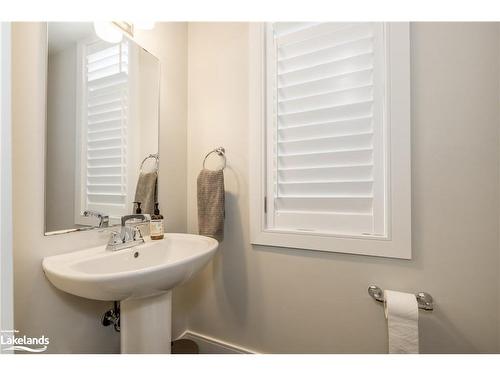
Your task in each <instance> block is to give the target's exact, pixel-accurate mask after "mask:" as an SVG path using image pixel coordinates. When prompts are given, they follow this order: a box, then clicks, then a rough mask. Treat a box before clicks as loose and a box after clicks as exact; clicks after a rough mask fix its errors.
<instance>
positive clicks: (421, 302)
mask: <svg viewBox="0 0 500 375" xmlns="http://www.w3.org/2000/svg"><path fill="white" fill-rule="evenodd" d="M368 294H369V295H370V296H372V297H373V298H374V299H375V300H377V301H379V302H384V301H385V299H384V292H383V291H382V289H380V288H379V287H378V286H376V285H370V286H369V287H368ZM415 298H416V299H417V304H418V308H419V309H422V310H427V311H432V310H434V300H433V298H432V296H431V295H430V294H429V293H425V292H420V293H417V294H415Z"/></svg>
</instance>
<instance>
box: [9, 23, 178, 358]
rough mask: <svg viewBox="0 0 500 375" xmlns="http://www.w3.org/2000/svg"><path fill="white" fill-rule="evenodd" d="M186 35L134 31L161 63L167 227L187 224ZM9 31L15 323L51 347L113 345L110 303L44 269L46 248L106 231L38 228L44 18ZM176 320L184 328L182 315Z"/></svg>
mask: <svg viewBox="0 0 500 375" xmlns="http://www.w3.org/2000/svg"><path fill="white" fill-rule="evenodd" d="M186 37H187V26H186V24H184V23H177V24H175V23H169V24H157V26H156V27H155V29H154V30H153V31H150V32H142V33H138V35H137V38H136V39H137V40H138V41H139V43H143V45H144V46H145V47H146V48H147V49H148V50H149V51H150V52H152V53H153V54H154V55H156V56H157V57H158V58H159V59H160V62H161V64H162V67H163V71H162V78H161V87H160V90H161V105H160V112H161V124H160V133H161V142H160V153H161V156H162V162H161V167H160V168H161V171H160V175H161V176H169V178H168V179H166V178H162V180H161V182H160V191H159V197H160V204H161V206H162V208H163V214H164V215H165V216H166V218H167V230H170V231H185V228H186V206H185V198H183V197H185V194H186V193H185V191H186V172H185V171H186V161H185V160H186V159H185V155H186V152H185V144H186V108H187V105H186V80H187V78H186V57H187V56H186ZM12 39H13V64H12V68H13V92H12V95H13V162H14V168H13V172H14V174H13V191H14V197H13V198H14V199H13V200H14V207H13V209H14V273H15V280H14V283H15V285H14V287H15V290H14V293H15V296H14V297H15V327H16V329H18V330H19V331H20V334H26V335H35V336H36V335H41V334H45V335H46V336H48V337H49V338H50V340H51V342H50V345H49V352H51V353H117V352H118V351H119V336H118V334H116V333H114V332H113V331H112V329H111V328H104V327H102V326H101V325H100V318H101V314H102V313H103V312H104V311H105V310H106V309H107V308H109V306H110V304H109V303H103V302H97V301H91V300H85V299H82V298H79V297H74V296H71V295H69V294H66V293H63V292H60V291H58V290H56V289H55V288H54V287H52V285H51V284H50V283H49V282H48V281H47V280H46V279H45V277H44V275H43V271H42V268H41V261H42V258H43V257H44V256H48V255H55V254H60V253H65V252H69V251H74V250H78V249H82V248H85V247H88V246H95V245H100V244H103V243H105V242H106V240H107V237H108V235H107V234H100V233H98V232H88V233H76V234H75V233H73V234H68V235H59V236H51V237H45V236H44V235H43V227H44V223H43V218H44V207H43V206H44V204H43V202H44V188H43V186H44V147H45V146H44V141H43V140H44V129H45V128H44V126H45V125H44V123H45V73H46V72H45V70H46V43H47V41H46V34H45V26H44V24H41V23H14V24H13V35H12ZM169 160H175V161H176V162H175V163H171V162H168V161H169ZM174 313H175V312H174ZM175 324H176V327H177V326H178V327H179V328H177V330H182V329H183V321H182V319H178V320H176V323H175Z"/></svg>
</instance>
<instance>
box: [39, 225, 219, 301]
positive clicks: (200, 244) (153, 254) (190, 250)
mask: <svg viewBox="0 0 500 375" xmlns="http://www.w3.org/2000/svg"><path fill="white" fill-rule="evenodd" d="M217 246H218V242H217V241H216V240H214V239H212V238H209V237H204V236H197V235H193V234H181V233H168V234H166V235H165V238H164V239H163V240H157V241H147V242H146V243H145V244H144V245H140V246H135V247H132V248H129V249H124V250H117V251H109V250H106V249H105V246H99V247H94V248H91V249H86V250H81V251H75V252H72V253H68V254H63V255H55V256H51V257H47V258H44V260H43V269H44V271H45V275H46V276H47V278H48V279H49V280H50V282H51V283H52V284H54V286H56V287H57V288H58V289H61V290H63V291H65V292H67V293H71V294H74V295H77V296H80V297H85V298H89V299H95V300H103V301H121V300H124V299H127V298H138V297H146V296H152V295H155V294H160V293H164V292H166V291H168V290H170V289H172V288H173V287H175V286H176V285H178V284H181V283H183V282H185V281H187V280H188V279H189V278H190V277H191V276H192V275H193V274H194V273H195V272H196V271H198V270H199V269H200V268H201V267H203V266H204V265H205V264H206V263H207V262H208V261H209V260H210V259H211V258H212V256H213V254H214V253H215V251H216V250H217Z"/></svg>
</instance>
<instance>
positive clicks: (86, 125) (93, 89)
mask: <svg viewBox="0 0 500 375" xmlns="http://www.w3.org/2000/svg"><path fill="white" fill-rule="evenodd" d="M84 51H85V52H84V53H85V56H84V69H83V70H84V79H83V81H84V86H85V87H84V90H83V91H84V93H85V95H84V101H83V102H84V103H83V104H84V105H83V119H84V120H83V129H82V136H83V138H84V142H83V144H84V149H83V150H82V151H83V152H82V168H83V171H84V173H83V179H82V189H81V194H82V196H81V199H82V205H81V207H82V209H92V210H98V211H102V212H105V213H106V214H109V215H110V216H114V217H117V216H122V215H123V214H125V213H126V208H127V193H128V191H127V173H128V171H127V157H128V155H127V152H128V147H127V132H128V129H127V125H128V122H129V76H128V61H129V58H128V42H127V41H124V42H121V43H118V44H109V43H105V42H103V41H98V42H94V43H90V44H87V45H86V46H85V48H84Z"/></svg>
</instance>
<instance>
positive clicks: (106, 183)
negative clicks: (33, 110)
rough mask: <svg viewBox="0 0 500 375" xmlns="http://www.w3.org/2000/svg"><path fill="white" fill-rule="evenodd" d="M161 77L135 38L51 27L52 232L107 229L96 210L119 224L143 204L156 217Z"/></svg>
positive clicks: (75, 26)
mask: <svg viewBox="0 0 500 375" xmlns="http://www.w3.org/2000/svg"><path fill="white" fill-rule="evenodd" d="M159 78H160V64H159V61H158V60H157V59H156V58H155V57H154V56H153V55H151V54H150V53H149V52H147V51H145V50H144V49H143V48H141V47H140V46H139V45H138V44H137V43H135V42H134V41H132V40H131V39H128V38H126V37H124V38H123V40H122V41H121V42H118V43H108V42H105V41H103V40H101V39H99V38H98V37H97V36H96V34H95V32H94V28H93V24H92V23H75V22H49V23H48V72H47V129H46V176H45V177H46V178H45V231H46V232H56V231H63V232H64V231H66V230H68V229H86V228H92V227H94V226H98V225H99V224H101V226H106V220H102V219H101V218H99V217H97V216H96V215H95V214H93V213H92V212H93V211H95V212H100V213H102V215H103V216H109V224H110V225H113V224H117V223H119V219H120V217H121V216H123V215H126V214H130V213H133V212H134V203H133V202H135V201H141V203H142V213H152V208H153V204H154V201H156V200H157V193H156V192H157V188H158V187H157V170H158V139H159V136H158V133H159V131H158V125H159ZM148 156H149V157H148ZM143 161H144V162H143ZM141 166H142V168H141ZM141 171H142V172H141ZM86 211H91V214H88V212H87V213H86ZM150 211H151V212H150ZM85 213H86V214H85Z"/></svg>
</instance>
